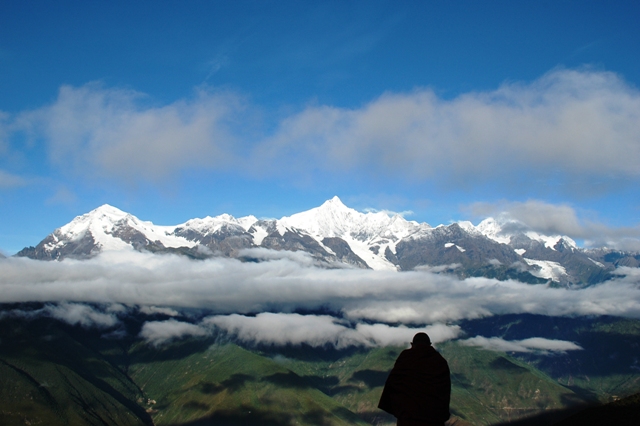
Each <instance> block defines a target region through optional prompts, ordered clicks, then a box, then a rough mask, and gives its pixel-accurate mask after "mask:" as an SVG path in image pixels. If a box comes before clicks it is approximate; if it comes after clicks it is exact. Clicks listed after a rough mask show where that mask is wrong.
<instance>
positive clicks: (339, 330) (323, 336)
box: [203, 312, 370, 349]
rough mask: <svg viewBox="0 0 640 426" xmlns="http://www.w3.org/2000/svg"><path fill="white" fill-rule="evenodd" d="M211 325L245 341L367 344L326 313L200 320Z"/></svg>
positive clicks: (338, 344)
mask: <svg viewBox="0 0 640 426" xmlns="http://www.w3.org/2000/svg"><path fill="white" fill-rule="evenodd" d="M203 323H204V324H207V325H215V326H216V327H218V328H220V329H223V330H225V331H227V332H229V333H231V334H233V335H235V336H237V337H238V339H240V340H242V341H245V342H255V343H263V344H276V345H285V344H293V345H298V344H300V343H306V344H308V345H311V346H314V347H318V346H323V345H326V344H331V345H333V346H335V347H336V348H338V349H340V348H344V347H347V346H351V345H368V344H370V343H369V342H368V341H367V340H365V339H364V337H363V336H362V335H360V334H359V333H358V332H357V331H356V330H354V329H351V328H348V327H347V326H345V325H343V324H340V323H339V320H337V319H336V318H334V317H331V316H328V315H319V316H316V315H299V314H277V313H269V312H265V313H261V314H258V315H256V316H255V317H247V316H242V315H236V314H234V315H227V316H214V317H210V318H207V319H206V320H205V321H203Z"/></svg>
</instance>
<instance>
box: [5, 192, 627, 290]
mask: <svg viewBox="0 0 640 426" xmlns="http://www.w3.org/2000/svg"><path fill="white" fill-rule="evenodd" d="M256 249H268V250H277V251H282V250H286V251H294V252H304V253H306V254H307V255H308V256H310V257H311V258H312V259H313V260H314V261H316V262H317V263H318V264H319V265H322V266H324V267H327V268H337V267H352V268H366V269H374V270H393V271H411V270H417V269H429V270H432V271H434V272H441V273H454V274H456V275H458V276H461V277H469V276H484V277H490V278H497V279H500V280H505V279H517V280H519V281H522V282H527V283H532V284H537V283H551V284H552V285H557V286H565V287H582V286H587V285H591V284H595V283H598V282H602V281H605V280H607V279H609V278H610V277H611V271H612V270H614V269H615V268H616V267H617V266H631V267H638V266H640V254H639V253H633V252H622V251H616V250H612V249H606V248H600V249H583V248H580V247H578V246H577V244H576V243H575V241H574V240H572V239H571V238H569V237H567V236H564V235H544V234H541V233H538V232H534V231H533V230H531V229H529V228H528V227H527V226H526V225H525V224H523V223H521V222H519V221H516V220H514V219H511V218H509V217H507V216H505V215H500V216H498V217H497V218H487V219H485V220H483V221H482V222H480V223H479V224H478V225H477V226H474V225H473V224H472V223H471V222H467V221H461V222H455V223H451V224H449V225H438V226H435V227H433V226H431V225H429V224H427V223H424V222H423V223H418V222H416V221H409V220H406V219H405V218H404V217H402V216H401V215H399V214H388V213H386V212H368V213H362V212H358V211H356V210H354V209H351V208H349V207H347V206H345V205H344V204H343V203H342V201H341V200H340V199H339V198H338V197H334V198H332V199H330V200H328V201H326V202H324V203H323V204H322V205H321V206H319V207H316V208H313V209H310V210H307V211H304V212H301V213H297V214H293V215H291V216H285V217H282V218H281V219H258V218H257V217H255V216H245V217H240V218H235V217H233V216H231V215H228V214H221V215H219V216H215V217H209V216H207V217H205V218H202V219H200V218H196V219H191V220H188V221H187V222H185V223H182V224H179V225H175V226H160V225H155V224H153V223H151V222H148V221H143V220H140V219H139V218H137V217H135V216H133V215H131V214H129V213H126V212H124V211H122V210H119V209H117V208H115V207H113V206H110V205H107V204H105V205H103V206H100V207H98V208H96V209H95V210H92V211H90V212H88V213H86V214H83V215H81V216H78V217H76V218H75V219H73V220H72V221H71V222H69V223H68V224H66V225H64V226H62V227H60V228H58V229H56V230H54V231H53V232H52V233H51V234H49V235H48V236H46V237H45V238H44V239H43V240H42V241H41V242H40V243H39V244H38V245H37V246H35V247H26V248H24V249H22V250H21V251H20V252H18V253H17V254H16V256H23V257H29V258H32V259H38V260H58V261H59V260H63V259H65V258H74V259H83V258H89V257H93V256H96V255H98V254H99V253H102V252H107V251H115V250H138V251H147V252H152V253H157V254H166V253H173V254H180V255H185V256H189V257H191V258H195V259H205V258H210V257H214V256H225V257H231V258H237V259H240V260H243V261H260V258H261V256H262V254H261V253H262V252H263V251H261V250H256Z"/></svg>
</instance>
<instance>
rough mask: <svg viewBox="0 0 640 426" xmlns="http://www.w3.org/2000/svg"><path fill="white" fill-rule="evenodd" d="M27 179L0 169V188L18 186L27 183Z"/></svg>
mask: <svg viewBox="0 0 640 426" xmlns="http://www.w3.org/2000/svg"><path fill="white" fill-rule="evenodd" d="M27 183H28V181H27V179H25V178H23V177H21V176H17V175H14V174H11V173H7V172H5V171H3V170H0V189H10V188H18V187H21V186H25V185H27Z"/></svg>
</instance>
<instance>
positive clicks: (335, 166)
mask: <svg viewBox="0 0 640 426" xmlns="http://www.w3.org/2000/svg"><path fill="white" fill-rule="evenodd" d="M638 134H640V93H639V92H638V90H637V89H635V88H634V87H632V86H631V85H629V84H627V83H626V82H625V81H624V80H622V79H621V78H620V77H619V76H618V75H616V74H615V73H610V72H598V71H590V70H555V71H552V72H550V73H548V74H546V75H544V76H543V77H541V78H540V79H538V80H536V81H534V82H532V83H530V84H515V83H505V84H503V85H502V86H501V87H499V88H498V89H496V90H493V91H486V92H471V93H466V94H463V95H460V96H458V97H457V98H455V99H452V100H445V99H442V98H439V97H438V96H437V95H436V94H435V93H434V92H433V91H431V90H428V89H419V90H416V91H414V92H411V93H404V94H397V93H386V94H384V95H382V96H381V97H379V98H378V99H376V100H374V101H372V102H370V103H368V104H367V105H365V106H363V107H362V108H358V109H343V108H338V107H333V106H311V107H308V108H306V109H305V110H304V111H302V112H300V113H298V114H297V115H293V116H290V117H287V118H286V119H285V120H283V121H282V122H281V124H280V127H279V129H278V131H277V132H276V133H275V134H274V135H273V136H272V137H271V138H270V139H269V140H268V141H267V142H266V143H264V144H263V145H261V146H260V147H259V148H258V149H257V151H256V155H255V165H256V167H260V168H261V169H262V170H264V171H265V173H272V172H273V171H274V170H282V171H284V172H285V173H291V172H296V173H301V174H304V173H307V172H308V171H309V170H324V171H332V172H352V171H358V172H359V173H364V174H373V173H375V174H376V175H379V174H383V175H384V174H386V175H391V176H404V177H405V178H408V179H416V180H425V179H429V180H435V181H438V182H440V183H442V184H447V185H450V184H457V185H466V186H468V185H474V183H476V182H477V183H482V182H486V181H493V182H498V183H499V182H501V181H502V182H504V184H506V185H509V184H510V182H511V183H513V184H517V185H525V186H526V185H527V182H537V181H540V180H542V181H547V180H548V179H549V176H553V179H560V180H561V181H562V180H563V179H566V178H567V177H569V176H573V177H575V176H579V177H581V178H582V179H579V181H581V182H584V185H582V189H584V190H585V191H590V190H591V188H590V187H589V186H590V183H588V182H589V178H591V177H600V178H604V179H609V178H611V177H614V178H626V177H632V178H634V179H636V178H637V177H638V176H639V174H640V169H638V167H637V164H640V150H639V149H638V144H639V143H640V142H639V141H638V138H637V135H638ZM294 158H295V161H292V159H294ZM506 176H510V177H511V179H504V180H500V179H501V178H504V177H506ZM519 176H526V179H524V178H522V179H519V178H518V177H519ZM570 180H571V179H570ZM469 182H471V183H469Z"/></svg>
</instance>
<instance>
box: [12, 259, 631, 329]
mask: <svg viewBox="0 0 640 426" xmlns="http://www.w3.org/2000/svg"><path fill="white" fill-rule="evenodd" d="M617 273H618V274H619V275H618V277H616V278H615V279H613V280H610V281H607V282H605V283H602V284H598V285H595V286H591V287H587V288H584V289H580V290H569V289H562V288H550V287H547V286H545V285H529V284H523V283H519V282H515V281H497V280H494V279H488V278H468V279H464V280H460V279H458V278H456V277H452V276H447V275H439V274H434V273H431V272H429V271H413V272H402V273H397V272H385V271H371V270H360V269H339V270H337V269H332V270H327V269H322V268H318V267H315V266H313V265H309V264H306V263H297V262H296V261H295V260H293V259H292V258H282V257H280V258H276V259H274V260H269V261H263V262H258V263H255V262H241V261H238V260H235V259H226V258H213V259H208V260H204V261H194V260H190V259H187V258H184V257H178V256H172V255H166V256H159V255H153V254H148V253H138V252H127V253H118V252H112V253H103V254H101V255H100V256H98V257H96V258H93V259H90V260H85V261H77V260H70V259H67V260H64V261H61V262H43V261H34V260H31V259H26V258H5V259H0V302H2V303H11V302H28V301H39V302H90V303H101V304H126V305H132V304H135V305H141V306H150V307H171V308H174V309H177V308H205V309H208V310H210V311H211V312H213V313H214V314H219V315H227V314H257V313H262V312H274V313H293V312H296V311H300V310H307V311H308V310H325V311H326V310H328V311H330V312H333V313H336V315H338V316H341V317H343V318H344V319H346V320H349V321H356V322H374V323H387V324H405V325H422V324H434V323H448V322H453V321H458V320H462V319H474V318H481V317H485V316H490V315H500V314H508V313H531V314H541V315H551V316H567V315H615V316H624V317H631V318H640V285H639V284H640V274H639V273H638V272H637V270H636V269H634V268H619V269H618V270H617ZM149 309H151V308H149ZM168 312H169V311H168Z"/></svg>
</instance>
